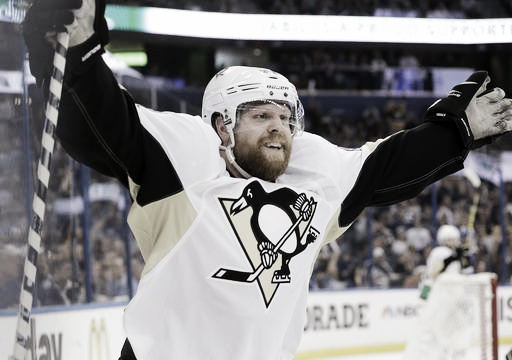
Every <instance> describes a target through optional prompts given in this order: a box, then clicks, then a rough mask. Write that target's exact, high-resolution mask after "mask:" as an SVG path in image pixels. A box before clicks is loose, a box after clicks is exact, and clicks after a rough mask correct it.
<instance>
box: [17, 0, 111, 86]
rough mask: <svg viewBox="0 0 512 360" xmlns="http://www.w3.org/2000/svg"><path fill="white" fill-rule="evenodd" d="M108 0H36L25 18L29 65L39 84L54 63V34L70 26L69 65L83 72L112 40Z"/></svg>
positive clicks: (43, 80) (44, 81)
mask: <svg viewBox="0 0 512 360" xmlns="http://www.w3.org/2000/svg"><path fill="white" fill-rule="evenodd" d="M104 13H105V0H83V1H82V0H35V1H34V3H33V4H32V6H31V7H30V9H29V10H28V11H27V15H26V16H25V20H24V21H23V38H24V40H25V44H26V45H27V50H28V53H29V65H30V71H31V72H32V75H34V77H35V78H36V82H37V85H38V86H41V85H42V84H44V83H47V82H48V80H49V79H50V76H51V71H52V67H53V54H54V47H55V42H56V40H55V37H56V35H57V33H58V32H62V31H65V30H66V29H67V31H68V33H69V49H68V54H67V67H69V68H71V69H72V70H75V71H76V72H78V73H80V71H81V69H82V68H84V64H87V61H88V60H90V59H91V58H93V57H94V56H93V55H95V54H101V53H103V46H104V45H106V44H107V43H108V41H109V33H108V27H107V23H106V21H105V18H104Z"/></svg>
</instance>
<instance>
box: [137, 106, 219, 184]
mask: <svg viewBox="0 0 512 360" xmlns="http://www.w3.org/2000/svg"><path fill="white" fill-rule="evenodd" d="M137 111H138V115H139V118H140V121H141V123H142V125H143V126H144V128H146V130H148V131H149V133H150V134H151V135H152V136H153V137H154V138H155V139H156V140H157V141H158V142H159V143H160V145H161V146H162V147H163V149H164V151H165V153H166V154H167V156H168V157H169V159H170V160H171V162H172V164H173V166H174V168H175V169H176V172H177V173H178V174H179V177H180V180H181V182H182V183H183V185H184V186H185V187H187V186H188V185H190V184H193V183H195V182H196V181H202V180H204V179H211V178H215V177H217V176H219V175H220V174H222V173H224V172H225V171H226V166H225V163H224V161H223V160H222V158H221V157H220V156H219V151H218V149H219V145H220V138H219V137H218V136H217V134H216V133H215V132H214V131H213V128H212V127H211V126H208V125H207V124H205V123H204V122H203V121H202V120H201V118H200V117H199V116H193V115H188V114H181V113H174V112H169V111H164V112H159V111H154V110H151V109H148V108H145V107H143V106H141V105H137Z"/></svg>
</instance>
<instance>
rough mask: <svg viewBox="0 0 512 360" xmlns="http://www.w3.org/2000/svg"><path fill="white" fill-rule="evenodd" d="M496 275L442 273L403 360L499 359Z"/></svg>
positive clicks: (424, 307)
mask: <svg viewBox="0 0 512 360" xmlns="http://www.w3.org/2000/svg"><path fill="white" fill-rule="evenodd" d="M496 285H497V276H496V274H493V273H478V274H473V275H459V274H450V273H443V274H441V275H440V276H439V277H438V278H437V280H436V282H435V283H434V285H433V287H432V290H431V291H430V294H429V296H428V299H427V300H426V302H425V304H424V306H423V307H422V308H421V309H420V313H419V317H418V319H417V323H416V327H415V328H414V329H411V338H410V339H409V341H408V343H407V345H406V347H405V351H404V360H423V359H425V360H427V359H428V360H433V359H435V360H455V359H457V360H459V359H460V360H462V359H464V360H477V359H478V360H497V358H498V334H497V316H496Z"/></svg>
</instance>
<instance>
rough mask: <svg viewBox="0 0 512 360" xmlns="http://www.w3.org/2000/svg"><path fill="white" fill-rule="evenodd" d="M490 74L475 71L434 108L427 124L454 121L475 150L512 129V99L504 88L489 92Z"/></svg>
mask: <svg viewBox="0 0 512 360" xmlns="http://www.w3.org/2000/svg"><path fill="white" fill-rule="evenodd" d="M489 82H490V78H489V76H488V74H487V72H486V71H476V72H474V73H473V74H472V75H471V76H470V77H469V78H468V79H467V80H466V81H464V82H462V83H460V84H458V85H456V86H454V87H453V89H452V90H450V92H449V93H448V96H447V97H446V98H444V99H440V100H438V101H437V102H435V103H434V104H433V105H432V106H430V107H429V108H428V110H427V113H426V115H425V118H426V120H427V121H446V120H453V121H455V122H456V123H457V125H458V126H459V129H460V132H461V134H462V135H463V138H464V140H465V143H466V145H468V146H469V147H470V148H471V149H474V148H476V147H478V146H481V145H483V144H485V143H488V142H490V141H491V140H492V139H493V138H494V137H496V136H498V135H501V134H503V133H505V132H508V131H511V130H512V100H511V99H508V98H505V92H504V91H503V90H502V89H500V88H494V89H487V85H488V84H489Z"/></svg>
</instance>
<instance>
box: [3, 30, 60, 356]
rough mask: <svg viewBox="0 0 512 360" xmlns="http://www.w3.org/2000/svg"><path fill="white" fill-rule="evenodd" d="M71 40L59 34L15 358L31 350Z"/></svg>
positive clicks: (38, 172)
mask: <svg viewBox="0 0 512 360" xmlns="http://www.w3.org/2000/svg"><path fill="white" fill-rule="evenodd" d="M68 44H69V34H68V33H67V32H62V33H59V34H57V44H56V47H55V55H54V58H53V73H52V77H51V80H50V88H49V90H50V91H49V96H48V102H47V103H46V114H45V120H44V128H43V134H42V138H41V154H40V157H39V163H38V165H37V185H36V189H35V192H34V198H33V202H32V219H31V223H30V229H29V233H28V249H27V256H26V258H25V267H24V272H23V281H22V284H21V290H20V304H19V313H18V323H17V327H16V341H15V343H14V352H13V356H12V357H11V359H13V360H24V359H25V355H26V352H27V342H28V338H29V336H30V314H31V312H32V302H33V299H34V286H35V283H36V272H37V265H36V263H37V256H38V255H39V251H40V245H41V232H42V228H43V221H44V215H45V209H46V194H47V192H48V184H49V181H50V167H51V161H52V154H53V149H54V145H55V132H56V129H57V119H58V117H59V103H60V99H61V93H62V81H63V78H64V69H65V67H66V53H67V50H68Z"/></svg>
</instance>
